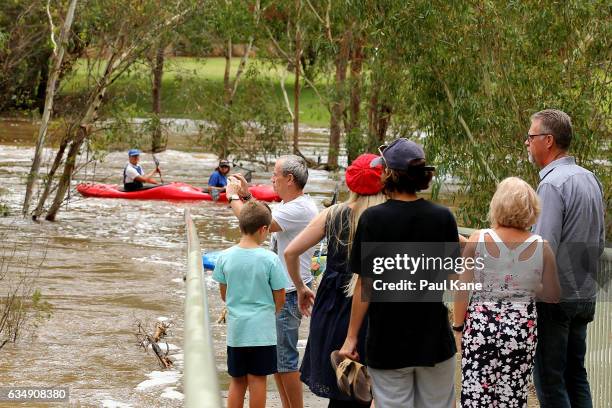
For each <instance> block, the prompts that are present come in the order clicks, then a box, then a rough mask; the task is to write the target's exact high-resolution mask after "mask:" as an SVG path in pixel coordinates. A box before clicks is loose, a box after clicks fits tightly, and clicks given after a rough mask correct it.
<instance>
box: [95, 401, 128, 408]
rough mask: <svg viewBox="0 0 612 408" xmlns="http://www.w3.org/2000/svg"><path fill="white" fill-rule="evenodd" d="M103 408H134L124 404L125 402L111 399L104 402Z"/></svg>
mask: <svg viewBox="0 0 612 408" xmlns="http://www.w3.org/2000/svg"><path fill="white" fill-rule="evenodd" d="M102 407H104V408H132V406H131V405H130V404H124V403H123V402H119V401H114V400H110V399H105V400H102Z"/></svg>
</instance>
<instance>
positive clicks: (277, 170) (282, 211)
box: [226, 155, 318, 408]
mask: <svg viewBox="0 0 612 408" xmlns="http://www.w3.org/2000/svg"><path fill="white" fill-rule="evenodd" d="M307 181H308V166H307V165H306V162H305V161H304V159H302V158H301V157H299V156H295V155H288V156H282V157H280V158H279V159H278V160H277V161H276V164H275V165H274V173H273V174H272V185H273V186H274V191H275V192H276V193H277V194H278V195H279V196H280V198H281V199H282V200H283V201H282V202H281V203H280V204H278V205H277V206H275V207H274V208H273V209H272V224H271V226H270V231H271V232H273V233H274V234H273V236H272V247H273V248H274V247H276V253H277V254H278V255H279V258H280V260H281V262H282V264H283V267H284V269H285V273H286V274H287V281H288V282H289V285H288V286H287V287H286V288H285V292H286V295H285V305H284V306H283V309H282V310H281V311H280V312H279V314H278V315H277V318H276V332H277V338H278V344H277V361H278V373H277V374H275V375H274V379H275V380H276V385H277V387H278V390H279V393H280V396H281V401H282V403H283V408H296V407H297V408H301V407H302V406H303V397H302V384H301V382H300V373H299V366H298V363H299V353H298V351H297V342H298V330H299V327H300V322H301V318H302V315H301V314H300V311H299V308H298V301H297V292H296V289H295V285H294V284H293V282H292V281H291V279H290V278H289V274H288V273H287V266H286V265H285V257H284V256H283V253H284V251H285V248H287V246H288V245H289V242H291V240H292V239H293V238H295V237H296V236H297V235H298V234H299V233H300V232H301V231H302V230H303V229H304V228H305V227H306V226H307V225H308V223H309V222H310V221H311V220H312V219H313V218H314V217H315V216H316V215H317V213H318V210H317V207H316V205H315V203H314V202H313V201H312V200H311V199H310V197H309V196H307V195H305V194H304V186H305V185H306V182H307ZM226 194H227V197H228V199H229V201H230V206H231V207H232V211H233V212H234V214H235V215H236V216H238V215H239V214H240V211H241V209H242V206H243V201H247V200H250V199H251V194H250V193H249V190H248V183H247V181H246V180H245V179H244V177H242V176H241V175H239V174H236V175H234V176H230V183H229V184H228V185H227V188H226ZM313 253H314V248H311V249H310V250H309V251H306V252H305V253H303V254H302V255H301V256H300V274H301V276H302V281H303V282H304V283H305V284H307V285H309V284H310V282H311V281H312V279H313V277H312V274H311V272H310V262H311V259H312V255H313Z"/></svg>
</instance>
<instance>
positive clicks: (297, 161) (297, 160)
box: [278, 154, 308, 189]
mask: <svg viewBox="0 0 612 408" xmlns="http://www.w3.org/2000/svg"><path fill="white" fill-rule="evenodd" d="M278 160H281V171H282V172H283V176H285V177H286V176H288V175H289V174H291V175H293V179H294V180H295V182H296V183H297V185H298V186H299V187H300V189H303V188H304V186H306V182H307V181H308V166H307V165H306V160H304V159H303V158H301V157H300V156H296V155H294V154H289V155H286V156H281V157H279V158H278Z"/></svg>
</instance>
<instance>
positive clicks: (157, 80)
mask: <svg viewBox="0 0 612 408" xmlns="http://www.w3.org/2000/svg"><path fill="white" fill-rule="evenodd" d="M165 49H166V47H165V44H164V42H163V41H161V40H160V42H159V45H158V47H157V52H156V54H155V61H154V63H153V84H152V85H153V86H152V96H153V101H152V102H153V121H154V124H153V134H152V135H151V150H152V151H153V153H157V152H161V151H163V150H164V149H165V146H164V141H163V135H162V127H161V90H162V77H163V75H164V50H165Z"/></svg>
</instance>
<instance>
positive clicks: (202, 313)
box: [183, 209, 222, 408]
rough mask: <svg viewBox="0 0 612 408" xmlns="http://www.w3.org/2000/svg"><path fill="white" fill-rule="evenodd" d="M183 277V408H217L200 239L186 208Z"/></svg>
mask: <svg viewBox="0 0 612 408" xmlns="http://www.w3.org/2000/svg"><path fill="white" fill-rule="evenodd" d="M185 232H186V234H187V276H186V282H185V292H186V294H185V333H184V337H185V340H184V350H185V360H184V361H185V371H184V373H183V388H184V392H185V407H186V408H194V407H206V408H221V407H222V404H221V393H220V390H219V380H218V377H217V368H216V366H215V353H214V349H213V342H212V333H211V330H210V316H209V315H208V296H207V293H206V283H205V282H204V268H203V266H202V250H201V248H200V240H199V239H198V233H197V230H196V228H195V225H194V223H193V221H192V220H191V214H190V212H189V209H186V210H185Z"/></svg>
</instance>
